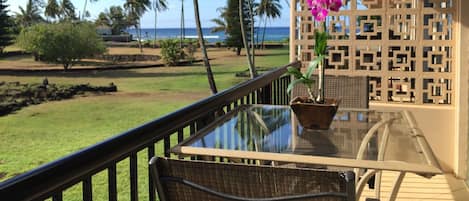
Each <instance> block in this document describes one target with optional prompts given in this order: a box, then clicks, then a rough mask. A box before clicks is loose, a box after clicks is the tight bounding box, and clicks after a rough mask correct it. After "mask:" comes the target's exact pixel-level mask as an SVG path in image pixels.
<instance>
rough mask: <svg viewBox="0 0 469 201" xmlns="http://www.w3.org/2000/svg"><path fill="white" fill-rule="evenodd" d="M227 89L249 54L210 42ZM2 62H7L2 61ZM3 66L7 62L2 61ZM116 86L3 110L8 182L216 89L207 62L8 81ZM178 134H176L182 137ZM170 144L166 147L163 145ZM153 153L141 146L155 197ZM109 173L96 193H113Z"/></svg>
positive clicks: (273, 56) (263, 61)
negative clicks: (114, 90)
mask: <svg viewBox="0 0 469 201" xmlns="http://www.w3.org/2000/svg"><path fill="white" fill-rule="evenodd" d="M261 54H262V56H259V57H257V59H256V62H257V65H258V66H261V67H279V66H282V65H284V64H286V63H287V62H288V49H276V50H264V51H263V52H261ZM209 55H213V56H211V57H212V58H214V59H213V60H211V63H212V67H213V72H214V76H215V79H216V83H217V87H218V88H219V91H221V90H222V89H226V88H228V87H231V86H233V85H234V84H237V83H240V82H241V81H243V80H244V78H237V77H235V76H234V75H235V73H237V72H241V71H244V70H246V69H247V67H245V66H246V60H245V57H244V56H241V57H238V56H235V54H234V53H233V52H230V51H220V50H219V49H210V52H209ZM0 63H1V62H0ZM0 65H1V64H0ZM44 77H47V78H48V80H49V82H50V83H60V84H83V83H90V84H92V85H108V84H109V83H110V82H113V83H114V84H115V85H117V87H118V90H119V92H117V93H114V94H110V95H100V96H89V97H79V98H75V99H71V100H66V101H60V102H48V103H45V104H40V105H36V106H30V107H26V108H23V109H21V110H19V111H17V112H15V113H14V114H11V115H8V116H5V117H0V175H1V174H2V173H4V174H6V177H3V178H0V181H2V180H5V179H7V178H11V177H13V176H15V175H18V174H21V173H23V172H26V171H28V170H31V169H33V168H35V167H37V166H39V165H41V164H45V163H47V162H51V161H53V160H56V159H58V158H60V157H63V156H65V155H68V154H70V153H73V152H76V151H78V150H80V149H83V148H85V147H88V146H90V145H92V144H95V143H97V142H100V141H102V140H104V139H107V138H109V137H111V136H113V135H116V134H119V133H121V132H124V131H126V130H129V129H131V128H134V127H136V126H138V125H141V124H143V123H145V122H148V121H150V120H153V119H156V118H158V117H161V116H163V115H165V114H168V113H170V112H172V111H175V110H177V109H178V108H181V107H183V106H186V105H188V104H191V103H193V102H195V101H197V100H200V99H203V98H205V97H207V96H209V95H210V91H209V89H208V84H207V78H206V74H205V69H204V67H203V66H202V64H195V65H194V66H186V67H161V68H147V69H135V70H112V71H95V72H66V73H65V72H54V73H34V74H32V73H28V74H11V75H1V74H0V80H1V81H19V82H23V83H40V82H42V79H44ZM175 141H176V140H173V142H175ZM162 152H163V150H162V149H161V146H159V149H158V152H157V153H159V154H161V153H162ZM147 161H148V158H146V153H139V191H141V193H140V194H141V196H142V197H141V200H147V198H146V196H147V195H148V193H146V192H147V191H148V189H146V187H145V186H146V183H147V182H148V176H147V172H146V169H145V168H146V165H142V164H146V162H147ZM118 177H119V178H118V191H119V200H128V199H129V192H128V189H129V187H128V185H129V181H128V177H129V176H128V161H126V160H124V161H122V162H120V163H119V164H118ZM106 181H107V175H106V173H100V174H98V175H96V176H94V177H93V187H94V189H93V190H94V191H96V192H94V196H95V197H94V198H95V200H105V198H106V195H107V191H106V188H107V185H105V183H106ZM80 190H81V186H79V187H73V188H71V189H69V190H67V191H66V193H65V194H64V200H81V194H80Z"/></svg>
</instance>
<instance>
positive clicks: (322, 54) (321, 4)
mask: <svg viewBox="0 0 469 201" xmlns="http://www.w3.org/2000/svg"><path fill="white" fill-rule="evenodd" d="M306 2H307V3H308V7H309V9H310V11H311V14H312V15H313V17H314V20H315V21H316V22H319V23H321V24H322V26H323V31H316V32H315V34H314V35H315V42H316V43H315V46H314V53H315V55H316V58H315V59H314V60H313V61H311V62H310V63H309V65H308V68H307V70H306V72H305V73H302V72H301V71H300V70H299V69H297V68H294V67H289V68H288V73H289V74H291V75H293V76H294V77H295V80H293V81H292V82H291V83H290V85H289V86H288V89H287V91H288V93H290V92H291V90H292V89H293V87H294V86H295V85H297V84H300V83H301V84H304V85H305V86H306V88H307V89H308V96H309V99H310V101H311V102H313V103H324V60H325V59H326V50H327V38H328V34H327V32H326V24H325V20H326V17H327V16H328V15H329V12H330V11H334V12H337V11H339V10H340V7H341V6H342V0H306ZM317 68H318V69H319V71H320V72H319V85H318V89H319V90H318V92H319V94H318V95H315V94H314V92H313V90H312V87H313V84H314V80H313V79H312V78H311V75H312V74H313V72H314V71H315V70H316V69H317Z"/></svg>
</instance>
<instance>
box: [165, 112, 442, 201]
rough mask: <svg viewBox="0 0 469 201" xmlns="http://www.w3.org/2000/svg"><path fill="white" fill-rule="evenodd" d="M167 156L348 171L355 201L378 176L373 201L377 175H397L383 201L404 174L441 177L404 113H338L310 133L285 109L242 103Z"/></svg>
mask: <svg viewBox="0 0 469 201" xmlns="http://www.w3.org/2000/svg"><path fill="white" fill-rule="evenodd" d="M171 152H173V153H175V154H178V155H181V156H211V157H223V158H229V159H253V160H257V161H275V162H280V163H281V164H301V165H313V167H314V166H316V167H318V165H319V167H322V168H323V167H326V168H329V167H330V168H331V169H334V168H349V169H353V170H354V172H355V174H356V182H357V184H356V188H357V197H359V196H360V194H361V192H362V190H363V188H364V186H365V183H366V182H367V181H368V180H369V179H370V178H371V177H373V176H375V175H378V177H377V179H376V181H375V184H376V185H377V187H376V188H377V190H376V191H375V192H377V196H376V197H378V198H379V188H380V187H379V186H380V179H381V171H382V170H388V171H397V172H399V174H398V176H397V178H396V180H395V182H394V184H393V189H392V192H391V193H392V194H393V195H391V196H390V199H389V200H393V199H395V195H396V194H397V191H398V189H399V186H400V184H401V182H402V180H403V178H404V176H405V174H406V173H407V172H412V173H416V174H418V175H421V176H425V177H432V176H434V175H436V174H441V173H442V172H441V169H440V167H439V165H438V163H437V160H436V159H435V157H434V155H433V153H432V151H431V149H430V147H429V145H428V143H427V141H426V140H425V138H424V135H423V134H422V132H421V131H420V129H419V128H418V127H417V126H416V123H415V120H414V119H413V117H412V114H410V112H408V111H395V112H390V111H375V110H363V109H340V110H339V111H338V112H337V114H336V116H335V117H334V121H333V122H332V124H331V127H330V129H328V130H311V129H305V128H303V127H302V126H301V125H299V124H298V121H297V120H296V117H295V115H294V113H293V112H292V111H291V109H290V107H289V106H278V105H242V106H240V107H238V108H236V109H235V110H233V111H231V112H229V113H227V114H226V115H224V116H222V117H220V118H219V119H217V120H215V121H214V122H213V123H211V124H209V125H208V126H206V127H205V128H204V129H202V130H200V131H198V132H197V133H195V134H194V135H193V136H191V137H189V138H188V139H186V140H185V141H183V142H181V143H180V144H178V145H176V146H175V147H173V148H172V149H171ZM233 161H236V160H233ZM238 161H239V160H238ZM365 170H366V171H365ZM359 178H360V179H359Z"/></svg>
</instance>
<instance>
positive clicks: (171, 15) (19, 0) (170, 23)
mask: <svg viewBox="0 0 469 201" xmlns="http://www.w3.org/2000/svg"><path fill="white" fill-rule="evenodd" d="M27 1H28V0H7V4H8V5H10V6H9V7H8V9H9V10H10V11H11V12H12V14H13V13H14V12H18V11H19V9H18V6H22V7H23V8H24V7H25V5H26V2H27ZM44 1H45V2H47V0H44ZM72 2H73V4H74V5H75V7H76V11H77V13H78V12H80V13H81V12H82V11H83V7H84V2H85V1H84V0H72ZM167 2H168V4H169V9H168V10H167V11H164V12H161V13H158V22H157V23H158V27H161V28H178V27H179V26H180V20H181V0H167ZM192 2H193V1H191V0H185V1H184V16H185V26H186V27H188V28H189V27H195V21H194V7H193V4H192ZM226 2H227V0H199V9H200V20H201V23H202V27H213V26H214V23H213V22H211V19H214V18H218V17H219V13H218V11H217V8H220V7H223V6H225V5H226ZM280 2H281V4H282V7H283V9H282V16H281V18H280V19H275V20H272V21H271V22H270V25H269V24H268V25H267V26H274V27H288V26H289V23H290V20H289V19H290V14H289V12H290V10H289V7H288V5H287V3H286V1H285V0H281V1H280ZM123 4H124V0H99V1H98V2H93V3H89V2H88V6H87V10H88V11H89V12H90V14H91V17H90V18H88V19H90V20H94V19H96V17H97V16H98V14H99V13H100V12H102V11H104V10H106V9H108V8H109V7H111V6H113V5H123ZM154 19H155V16H154V12H153V11H148V12H147V13H145V15H144V16H143V18H142V21H141V22H142V28H152V27H154Z"/></svg>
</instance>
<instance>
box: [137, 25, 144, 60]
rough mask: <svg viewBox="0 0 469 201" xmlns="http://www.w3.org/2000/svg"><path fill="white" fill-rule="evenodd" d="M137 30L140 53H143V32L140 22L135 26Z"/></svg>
mask: <svg viewBox="0 0 469 201" xmlns="http://www.w3.org/2000/svg"><path fill="white" fill-rule="evenodd" d="M135 28H136V29H137V37H138V48H140V53H143V47H142V30H141V29H140V21H138V24H137V25H136V26H135Z"/></svg>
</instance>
